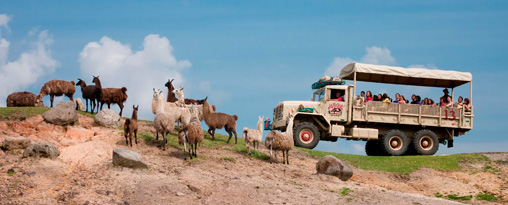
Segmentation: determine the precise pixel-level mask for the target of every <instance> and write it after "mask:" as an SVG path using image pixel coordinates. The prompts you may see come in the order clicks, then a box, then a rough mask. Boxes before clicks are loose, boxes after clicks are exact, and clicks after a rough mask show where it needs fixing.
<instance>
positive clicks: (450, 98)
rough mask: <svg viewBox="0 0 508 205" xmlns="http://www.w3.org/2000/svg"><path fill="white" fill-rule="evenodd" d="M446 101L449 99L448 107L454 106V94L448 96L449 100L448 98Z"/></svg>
mask: <svg viewBox="0 0 508 205" xmlns="http://www.w3.org/2000/svg"><path fill="white" fill-rule="evenodd" d="M446 101H447V103H446V107H453V100H452V96H448V100H446Z"/></svg>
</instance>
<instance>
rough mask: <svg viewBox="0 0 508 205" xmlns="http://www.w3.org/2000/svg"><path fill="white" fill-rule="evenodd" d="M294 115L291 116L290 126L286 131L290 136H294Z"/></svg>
mask: <svg viewBox="0 0 508 205" xmlns="http://www.w3.org/2000/svg"><path fill="white" fill-rule="evenodd" d="M294 119H295V118H294V117H290V118H289V122H288V127H287V128H286V133H287V134H288V136H291V137H293V121H294Z"/></svg>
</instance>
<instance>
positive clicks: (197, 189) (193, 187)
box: [187, 184, 201, 194]
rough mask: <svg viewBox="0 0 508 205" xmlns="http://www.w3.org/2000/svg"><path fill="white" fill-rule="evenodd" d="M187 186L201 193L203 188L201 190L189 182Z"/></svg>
mask: <svg viewBox="0 0 508 205" xmlns="http://www.w3.org/2000/svg"><path fill="white" fill-rule="evenodd" d="M187 187H188V188H189V189H190V190H191V191H193V192H196V193H198V194H200V193H201V190H200V189H199V188H197V187H195V186H193V185H190V184H188V185H187Z"/></svg>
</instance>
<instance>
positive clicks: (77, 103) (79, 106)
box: [74, 98, 85, 111]
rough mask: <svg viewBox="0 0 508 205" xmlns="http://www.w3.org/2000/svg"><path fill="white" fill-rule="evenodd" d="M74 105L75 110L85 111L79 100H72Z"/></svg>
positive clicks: (81, 101)
mask: <svg viewBox="0 0 508 205" xmlns="http://www.w3.org/2000/svg"><path fill="white" fill-rule="evenodd" d="M74 103H75V104H76V108H75V109H76V110H79V111H85V104H84V103H83V100H81V98H74Z"/></svg>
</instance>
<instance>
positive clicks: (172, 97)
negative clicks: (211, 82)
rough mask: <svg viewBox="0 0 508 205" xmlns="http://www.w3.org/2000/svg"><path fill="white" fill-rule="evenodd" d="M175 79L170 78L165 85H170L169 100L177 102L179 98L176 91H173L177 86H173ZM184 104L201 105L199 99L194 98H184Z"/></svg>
mask: <svg viewBox="0 0 508 205" xmlns="http://www.w3.org/2000/svg"><path fill="white" fill-rule="evenodd" d="M173 80H174V79H171V80H170V79H168V82H167V83H166V84H165V85H164V86H166V87H168V99H167V102H177V101H178V98H177V97H176V95H175V94H176V93H174V92H173V91H174V90H175V87H174V86H173ZM184 104H185V105H201V104H199V103H198V101H197V100H194V99H184Z"/></svg>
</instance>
